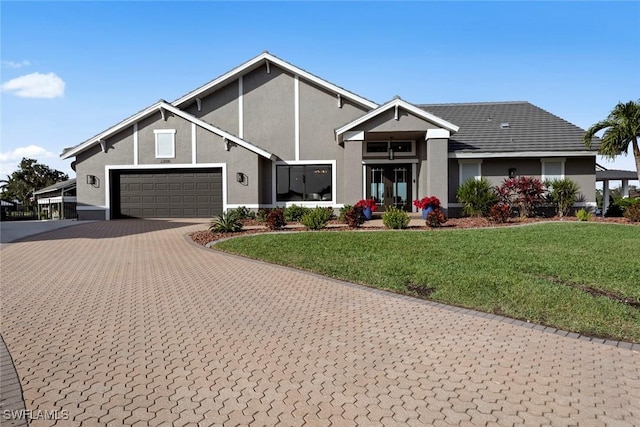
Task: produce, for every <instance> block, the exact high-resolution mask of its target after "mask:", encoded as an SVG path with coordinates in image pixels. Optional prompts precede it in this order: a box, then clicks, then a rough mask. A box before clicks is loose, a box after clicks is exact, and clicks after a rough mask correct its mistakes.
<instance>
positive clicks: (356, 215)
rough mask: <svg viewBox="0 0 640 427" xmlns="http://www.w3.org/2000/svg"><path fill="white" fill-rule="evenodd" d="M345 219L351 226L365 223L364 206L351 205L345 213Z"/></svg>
mask: <svg viewBox="0 0 640 427" xmlns="http://www.w3.org/2000/svg"><path fill="white" fill-rule="evenodd" d="M345 207H346V206H345ZM344 221H345V222H346V223H347V225H348V226H349V228H358V227H360V226H361V225H362V224H364V213H363V212H362V207H361V206H350V207H349V209H347V211H346V212H345V213H344Z"/></svg>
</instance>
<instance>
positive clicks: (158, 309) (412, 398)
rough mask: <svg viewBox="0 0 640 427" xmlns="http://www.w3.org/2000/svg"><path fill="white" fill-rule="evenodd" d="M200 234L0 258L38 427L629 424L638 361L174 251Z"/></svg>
mask: <svg viewBox="0 0 640 427" xmlns="http://www.w3.org/2000/svg"><path fill="white" fill-rule="evenodd" d="M203 228H205V223H203V222H199V223H198V222H197V221H196V222H193V221H191V222H189V221H187V220H185V221H182V220H167V221H163V220H156V221H142V220H120V221H109V222H94V223H90V224H81V225H77V226H75V227H70V228H65V229H59V230H55V231H52V232H48V233H46V234H41V235H37V236H33V237H31V238H28V239H26V240H23V241H20V242H17V243H13V244H11V245H7V246H4V247H2V249H1V250H0V256H1V277H0V278H1V288H0V289H1V296H2V298H1V300H2V307H1V314H2V318H1V320H2V323H1V330H0V332H1V334H2V337H3V338H4V341H5V343H6V345H7V348H8V350H9V352H10V353H11V357H12V359H13V362H14V363H15V369H16V372H17V374H18V377H19V379H20V383H21V386H22V391H23V397H24V404H25V407H26V411H23V412H22V414H23V415H24V416H26V417H30V418H31V425H32V426H45V425H46V426H48V425H63V426H79V425H83V426H84V425H87V426H96V425H136V426H147V425H148V426H156V425H175V426H181V425H203V426H208V425H225V426H227V425H229V426H231V425H263V426H270V425H283V426H295V425H317V426H323V425H344V426H348V425H366V426H369V425H384V426H392V425H403V426H404V425H435V426H438V425H442V426H445V425H460V426H464V425H469V426H471V425H473V426H478V425H480V426H485V425H495V426H511V425H527V426H529V425H530V426H538V425H553V426H565V425H566V426H569V425H589V426H608V425H610V426H614V425H615V426H633V425H638V423H639V420H640V353H638V351H635V350H634V348H631V346H628V347H629V348H623V347H616V346H613V345H607V344H603V343H600V342H597V341H589V340H582V339H576V338H573V337H571V336H561V335H559V334H554V333H548V332H544V331H539V330H535V329H532V328H526V327H522V326H519V325H517V324H512V323H510V322H507V321H500V320H498V319H492V318H487V317H482V316H476V315H472V314H470V313H469V312H467V311H461V310H452V309H448V308H446V307H443V306H439V305H436V304H432V303H428V302H424V301H420V300H415V299H412V298H408V297H401V296H397V295H393V294H390V293H386V292H382V291H377V290H371V289H368V288H364V287H360V286H356V285H350V284H346V283H343V282H339V281H336V280H331V279H326V278H323V277H319V276H316V275H312V274H307V273H304V272H299V271H295V270H292V269H288V268H283V267H278V266H273V265H269V264H266V263H261V262H256V261H251V260H247V259H243V258H239V257H235V256H230V255H226V254H223V253H219V252H217V251H214V250H210V249H206V248H203V247H199V246H196V245H194V244H192V243H190V242H188V241H187V239H185V237H184V235H185V234H186V233H188V232H190V231H195V230H200V229H203ZM274 250H277V248H274ZM5 415H6V414H4V413H3V414H0V418H3V420H0V421H2V422H3V423H4V422H8V421H7V420H6V417H5Z"/></svg>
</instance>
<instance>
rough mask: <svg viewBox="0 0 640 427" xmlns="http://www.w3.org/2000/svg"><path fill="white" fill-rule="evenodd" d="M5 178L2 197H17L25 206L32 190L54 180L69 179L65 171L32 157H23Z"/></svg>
mask: <svg viewBox="0 0 640 427" xmlns="http://www.w3.org/2000/svg"><path fill="white" fill-rule="evenodd" d="M8 178H9V179H8V180H7V185H6V187H5V188H4V192H3V198H5V199H10V200H13V199H17V200H19V201H20V202H22V205H23V206H27V205H29V204H30V202H31V198H32V197H33V192H34V191H36V190H40V189H41V188H45V187H48V186H50V185H53V184H55V183H56V182H60V181H64V180H67V179H69V176H68V175H67V174H66V173H63V172H60V171H59V170H55V169H51V168H50V167H49V166H47V165H43V164H40V163H38V162H37V160H34V159H27V158H26V157H24V158H23V159H22V161H21V162H20V164H19V165H18V170H17V171H15V172H13V173H12V174H11V175H10V176H9V177H8Z"/></svg>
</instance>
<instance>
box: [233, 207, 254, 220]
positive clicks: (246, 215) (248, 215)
mask: <svg viewBox="0 0 640 427" xmlns="http://www.w3.org/2000/svg"><path fill="white" fill-rule="evenodd" d="M229 212H230V213H232V214H233V215H235V216H236V218H238V219H256V213H255V212H254V211H252V210H249V209H248V208H247V207H246V206H240V207H238V208H235V209H231V210H230V211H229Z"/></svg>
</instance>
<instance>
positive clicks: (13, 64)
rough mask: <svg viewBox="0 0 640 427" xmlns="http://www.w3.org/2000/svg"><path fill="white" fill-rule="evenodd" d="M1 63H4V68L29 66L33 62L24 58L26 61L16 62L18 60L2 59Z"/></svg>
mask: <svg viewBox="0 0 640 427" xmlns="http://www.w3.org/2000/svg"><path fill="white" fill-rule="evenodd" d="M0 64H1V65H2V67H4V68H22V67H28V66H29V65H31V62H29V61H27V60H24V61H20V62H16V61H2V62H0Z"/></svg>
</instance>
